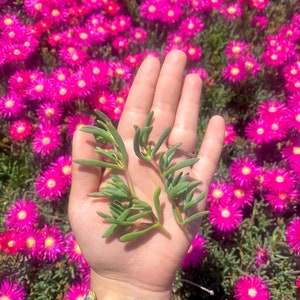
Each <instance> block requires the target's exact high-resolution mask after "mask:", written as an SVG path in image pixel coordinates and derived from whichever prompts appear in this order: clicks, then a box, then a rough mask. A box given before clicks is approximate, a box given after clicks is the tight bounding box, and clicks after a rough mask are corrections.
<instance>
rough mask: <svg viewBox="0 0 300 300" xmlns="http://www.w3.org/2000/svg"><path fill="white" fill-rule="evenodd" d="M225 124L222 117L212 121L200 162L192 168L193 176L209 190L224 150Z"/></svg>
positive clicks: (203, 145)
mask: <svg viewBox="0 0 300 300" xmlns="http://www.w3.org/2000/svg"><path fill="white" fill-rule="evenodd" d="M224 135H225V122H224V119H223V118H222V117H220V116H214V117H212V118H211V119H210V121H209V123H208V126H207V130H206V133H205V136H204V139H203V142H202V145H201V148H200V151H199V154H198V158H199V161H198V162H197V163H196V164H195V165H194V166H193V168H192V176H193V177H194V178H197V179H199V180H200V181H201V182H202V185H201V186H202V188H203V190H207V189H208V186H209V184H210V182H211V180H212V178H213V175H214V173H215V170H216V167H217V164H218V162H219V159H220V155H221V152H222V148H223V141H224Z"/></svg>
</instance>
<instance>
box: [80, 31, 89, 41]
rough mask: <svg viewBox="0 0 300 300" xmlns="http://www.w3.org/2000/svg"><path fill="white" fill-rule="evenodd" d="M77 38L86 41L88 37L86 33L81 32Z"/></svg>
mask: <svg viewBox="0 0 300 300" xmlns="http://www.w3.org/2000/svg"><path fill="white" fill-rule="evenodd" d="M79 37H80V38H81V39H82V40H86V39H88V37H89V35H88V34H87V33H86V32H81V33H80V34H79Z"/></svg>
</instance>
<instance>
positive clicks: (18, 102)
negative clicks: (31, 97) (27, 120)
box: [0, 92, 26, 120]
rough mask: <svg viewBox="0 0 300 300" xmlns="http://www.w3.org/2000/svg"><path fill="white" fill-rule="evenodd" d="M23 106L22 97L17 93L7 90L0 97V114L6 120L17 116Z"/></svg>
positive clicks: (22, 109)
mask: <svg viewBox="0 0 300 300" xmlns="http://www.w3.org/2000/svg"><path fill="white" fill-rule="evenodd" d="M25 107H26V106H25V103H24V100H23V98H22V97H21V96H19V95H18V94H15V93H12V92H9V93H7V94H6V95H4V96H2V97H0V114H1V115H2V116H3V117H4V118H5V119H7V120H10V119H12V118H15V117H17V116H19V115H20V114H21V113H22V112H23V111H24V109H25Z"/></svg>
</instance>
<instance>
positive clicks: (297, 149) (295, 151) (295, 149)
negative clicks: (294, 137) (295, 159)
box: [293, 147, 300, 155]
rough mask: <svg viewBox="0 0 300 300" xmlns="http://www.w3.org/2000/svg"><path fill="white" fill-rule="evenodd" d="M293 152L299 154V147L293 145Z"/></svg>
mask: <svg viewBox="0 0 300 300" xmlns="http://www.w3.org/2000/svg"><path fill="white" fill-rule="evenodd" d="M293 154H296V155H299V154H300V147H293Z"/></svg>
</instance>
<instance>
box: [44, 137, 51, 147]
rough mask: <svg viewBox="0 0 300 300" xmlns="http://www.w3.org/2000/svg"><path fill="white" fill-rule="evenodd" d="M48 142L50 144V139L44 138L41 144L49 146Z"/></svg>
mask: <svg viewBox="0 0 300 300" xmlns="http://www.w3.org/2000/svg"><path fill="white" fill-rule="evenodd" d="M50 142H51V139H50V138H49V137H44V138H43V139H42V144H43V145H49V144H50Z"/></svg>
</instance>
